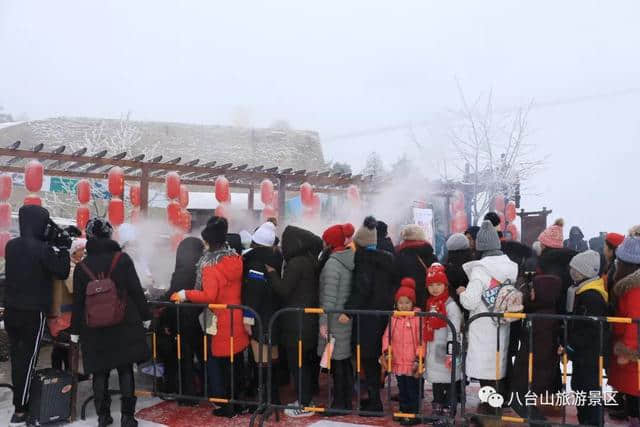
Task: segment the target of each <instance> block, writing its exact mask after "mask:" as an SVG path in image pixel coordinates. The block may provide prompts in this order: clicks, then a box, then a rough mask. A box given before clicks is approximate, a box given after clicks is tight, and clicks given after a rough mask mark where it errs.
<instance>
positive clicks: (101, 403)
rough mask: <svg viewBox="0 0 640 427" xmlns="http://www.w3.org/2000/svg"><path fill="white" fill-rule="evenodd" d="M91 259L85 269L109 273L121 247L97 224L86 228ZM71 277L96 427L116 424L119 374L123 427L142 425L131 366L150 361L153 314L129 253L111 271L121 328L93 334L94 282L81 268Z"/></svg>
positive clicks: (75, 334) (74, 326)
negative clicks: (121, 307)
mask: <svg viewBox="0 0 640 427" xmlns="http://www.w3.org/2000/svg"><path fill="white" fill-rule="evenodd" d="M86 232H87V238H88V241H87V257H86V258H85V259H84V261H83V262H82V264H84V265H85V266H86V267H87V268H88V269H89V270H90V271H91V272H92V273H93V274H94V275H95V276H98V275H99V274H100V273H104V274H105V275H106V274H107V273H108V271H109V269H110V267H111V264H112V263H113V260H114V257H115V255H116V254H117V253H120V252H121V251H120V246H119V245H118V244H117V243H116V242H114V241H113V240H111V234H112V232H113V228H112V227H111V225H110V224H109V223H108V222H107V221H105V220H102V219H98V218H94V219H92V220H91V221H89V223H88V224H87V230H86ZM78 267H79V268H76V269H75V272H74V274H73V289H74V292H73V314H72V321H71V331H72V332H71V334H72V338H71V339H72V341H73V342H78V339H79V341H80V346H81V348H82V355H83V362H84V369H85V372H86V373H88V374H93V394H94V399H95V405H96V413H97V414H98V425H99V426H100V427H102V426H107V425H109V424H111V423H112V422H113V419H112V418H111V415H110V405H111V400H110V398H109V393H108V385H109V374H110V371H111V370H112V369H117V370H118V379H119V380H120V392H121V393H122V407H121V412H122V418H121V420H122V421H121V423H122V426H123V427H134V426H137V425H138V423H137V421H136V420H135V418H134V417H133V416H134V414H135V406H136V398H135V395H134V391H135V383H134V377H133V364H134V363H138V362H143V361H145V360H147V359H149V357H150V355H151V354H150V351H149V347H148V346H147V341H146V337H145V325H143V322H144V323H146V326H148V323H150V319H151V312H150V310H149V306H148V304H147V300H146V299H145V296H144V291H143V290H142V286H141V285H140V280H139V279H138V274H137V273H136V269H135V267H134V265H133V261H132V260H131V258H129V256H128V255H127V254H125V253H121V255H120V258H119V260H118V262H117V264H116V265H115V268H114V269H113V271H112V274H111V278H112V279H113V281H114V282H115V284H116V286H117V288H118V290H119V291H121V292H123V293H124V294H125V295H126V311H125V317H124V320H123V321H122V323H120V324H118V325H115V326H111V327H105V328H89V327H88V326H87V325H86V322H85V293H86V289H87V284H88V283H89V282H90V281H91V279H90V278H89V276H88V275H87V273H86V272H85V271H84V269H83V268H81V267H80V265H78Z"/></svg>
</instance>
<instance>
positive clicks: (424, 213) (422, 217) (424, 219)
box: [413, 208, 433, 244]
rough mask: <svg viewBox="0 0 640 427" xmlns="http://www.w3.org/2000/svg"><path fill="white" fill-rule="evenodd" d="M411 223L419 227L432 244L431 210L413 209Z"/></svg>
mask: <svg viewBox="0 0 640 427" xmlns="http://www.w3.org/2000/svg"><path fill="white" fill-rule="evenodd" d="M413 223H414V224H417V225H419V226H420V227H422V229H423V230H424V232H425V234H426V235H427V241H428V242H429V243H431V244H433V209H424V208H413Z"/></svg>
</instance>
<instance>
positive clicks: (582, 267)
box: [569, 250, 600, 279]
mask: <svg viewBox="0 0 640 427" xmlns="http://www.w3.org/2000/svg"><path fill="white" fill-rule="evenodd" d="M569 267H571V268H573V269H574V270H576V271H577V272H578V273H580V274H582V275H583V276H585V277H587V278H589V279H593V278H595V277H598V273H599V272H600V254H598V252H596V251H593V250H588V251H585V252H582V253H579V254H578V255H576V256H574V257H573V258H572V259H571V262H570V263H569Z"/></svg>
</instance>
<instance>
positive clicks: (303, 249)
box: [266, 225, 322, 416]
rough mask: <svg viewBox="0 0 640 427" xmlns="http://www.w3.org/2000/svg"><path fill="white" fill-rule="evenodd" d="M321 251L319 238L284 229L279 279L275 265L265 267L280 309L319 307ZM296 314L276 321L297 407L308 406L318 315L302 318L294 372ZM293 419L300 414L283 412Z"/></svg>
mask: <svg viewBox="0 0 640 427" xmlns="http://www.w3.org/2000/svg"><path fill="white" fill-rule="evenodd" d="M320 252H322V239H321V238H320V237H318V236H316V235H315V234H313V233H311V232H310V231H307V230H303V229H302V228H298V227H294V226H291V225H290V226H288V227H287V228H285V229H284V232H283V233H282V255H283V256H284V260H285V261H286V265H285V267H284V271H283V273H282V277H281V276H280V275H279V274H278V271H277V270H276V268H275V267H276V266H272V265H267V266H266V269H267V274H268V276H269V281H270V282H271V285H272V286H273V289H274V291H275V293H276V295H277V296H278V298H279V299H280V302H281V303H282V307H283V308H284V307H297V308H308V307H317V306H318V304H319V287H318V277H319V272H318V255H320ZM299 316H300V315H299V314H298V313H296V312H290V313H284V314H282V315H281V316H280V317H279V318H278V322H279V326H280V344H281V346H282V347H283V348H284V351H285V352H286V357H287V362H288V363H289V371H290V372H291V373H292V374H293V375H294V377H295V386H296V396H299V397H300V399H301V401H299V402H298V403H299V404H300V405H303V406H304V405H308V404H309V403H310V402H311V395H312V392H313V388H314V386H315V383H316V380H317V376H318V375H317V370H318V368H319V366H318V367H317V368H316V367H315V365H316V359H317V357H316V355H315V353H316V351H315V350H316V346H317V345H318V315H317V314H303V315H302V316H300V317H302V336H301V338H302V349H303V355H302V357H303V362H302V363H303V369H301V370H300V369H298V337H299V335H298V320H299V318H300V317H299ZM300 371H301V372H302V388H301V389H300V390H298V384H299V383H298V373H299V372H300ZM291 412H296V414H294V415H297V416H300V415H303V414H301V412H304V411H289V412H287V411H285V413H287V414H290V413H291Z"/></svg>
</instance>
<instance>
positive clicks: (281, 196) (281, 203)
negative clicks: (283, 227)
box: [278, 175, 287, 224]
mask: <svg viewBox="0 0 640 427" xmlns="http://www.w3.org/2000/svg"><path fill="white" fill-rule="evenodd" d="M286 190H287V180H286V179H285V177H284V176H282V175H280V177H279V178H278V214H279V218H278V223H279V224H284V217H285V212H284V209H285V201H286V200H287V195H286V192H287V191H286Z"/></svg>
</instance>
